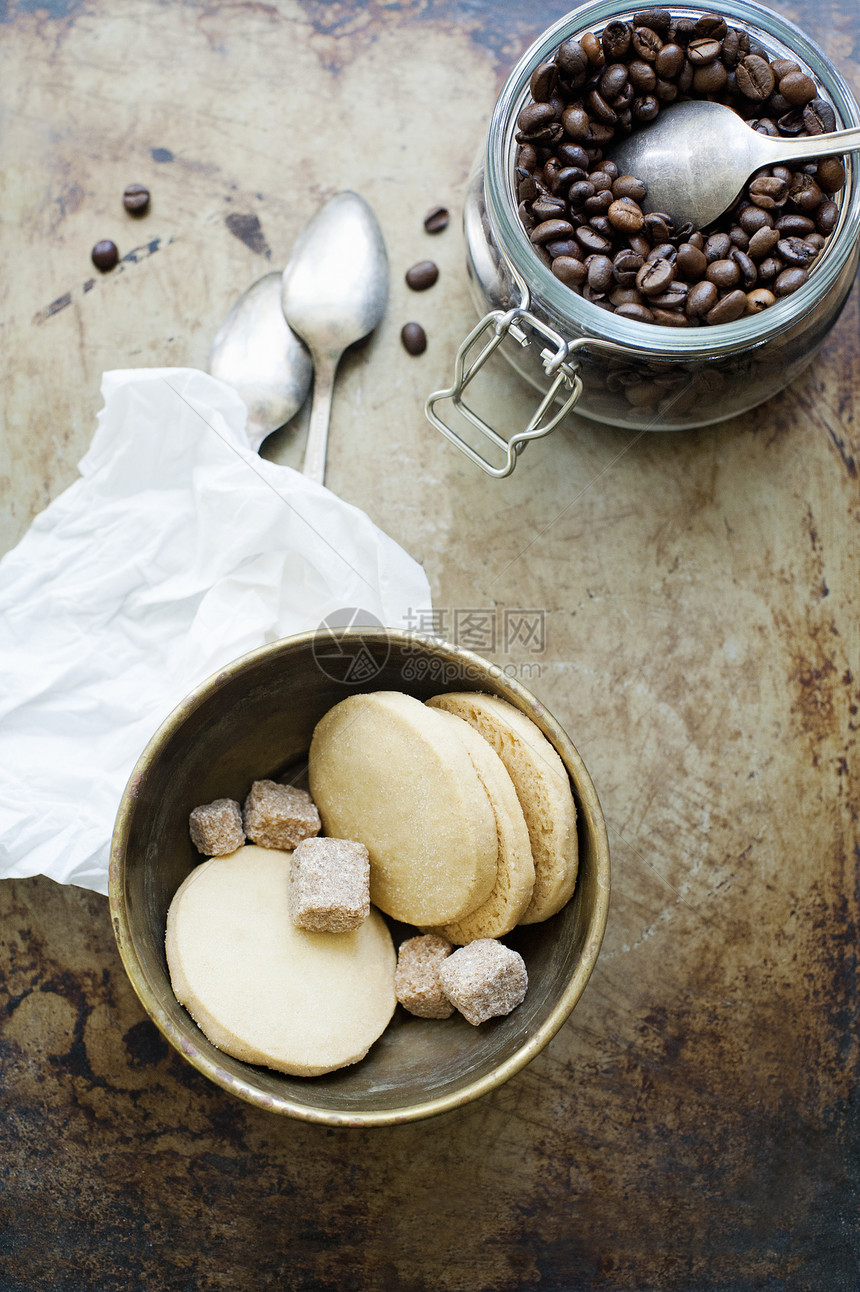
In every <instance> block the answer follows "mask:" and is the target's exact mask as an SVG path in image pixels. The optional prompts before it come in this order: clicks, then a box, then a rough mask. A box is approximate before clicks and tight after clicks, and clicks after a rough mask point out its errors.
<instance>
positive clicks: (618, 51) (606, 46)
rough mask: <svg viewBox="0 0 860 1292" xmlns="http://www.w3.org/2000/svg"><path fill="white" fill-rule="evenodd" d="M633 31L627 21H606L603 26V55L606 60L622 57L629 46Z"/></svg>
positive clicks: (613, 60)
mask: <svg viewBox="0 0 860 1292" xmlns="http://www.w3.org/2000/svg"><path fill="white" fill-rule="evenodd" d="M632 34H633V32H632V29H631V27H630V24H629V23H626V22H620V21H615V22H608V23H607V24H606V26H605V27H604V28H603V38H602V44H603V55H604V57H605V59H606V61H607V62H613V63H614V62H615V61H616V60H617V59H619V58H623V57H624V55H625V54H626V53H627V51H628V50H629V48H630V39H631V36H632Z"/></svg>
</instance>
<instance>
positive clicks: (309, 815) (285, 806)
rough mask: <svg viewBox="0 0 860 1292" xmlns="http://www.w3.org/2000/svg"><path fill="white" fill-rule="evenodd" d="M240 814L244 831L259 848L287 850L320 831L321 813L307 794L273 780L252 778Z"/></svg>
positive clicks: (292, 786)
mask: <svg viewBox="0 0 860 1292" xmlns="http://www.w3.org/2000/svg"><path fill="white" fill-rule="evenodd" d="M242 815H243V819H244V822H245V834H246V835H247V836H248V838H249V839H250V840H251V841H252V842H253V843H256V844H259V846H260V847H261V848H283V849H285V850H286V851H290V850H291V849H292V848H295V847H296V845H297V844H300V843H301V841H302V839H309V838H311V837H312V836H313V835H315V834H319V832H320V825H321V822H320V814H319V812H317V810H316V807H315V805H314V802H313V800H312V799H311V796H310V794H308V793H307V791H306V790H297V789H296V787H295V786H294V785H278V784H277V782H276V781H254V784H253V785H252V786H251V790H250V793H249V794H248V797H247V798H246V799H245V803H244V807H243V810H242Z"/></svg>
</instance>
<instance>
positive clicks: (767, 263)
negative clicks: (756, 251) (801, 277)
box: [758, 256, 785, 283]
mask: <svg viewBox="0 0 860 1292" xmlns="http://www.w3.org/2000/svg"><path fill="white" fill-rule="evenodd" d="M784 268H785V266H784V265H783V263H782V261H781V260H780V258H779V256H765V258H764V260H762V261H760V262H759V267H758V278H759V282H760V283H769V282H771V281H772V280H773V279H774V278H776V276H777V274H780V273H782V271H783V269H784Z"/></svg>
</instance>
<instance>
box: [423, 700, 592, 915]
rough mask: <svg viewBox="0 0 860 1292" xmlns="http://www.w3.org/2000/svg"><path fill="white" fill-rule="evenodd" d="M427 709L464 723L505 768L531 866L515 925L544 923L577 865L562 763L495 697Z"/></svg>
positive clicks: (569, 886) (568, 889)
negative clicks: (530, 887) (530, 886)
mask: <svg viewBox="0 0 860 1292" xmlns="http://www.w3.org/2000/svg"><path fill="white" fill-rule="evenodd" d="M427 704H428V705H430V706H431V707H432V708H438V709H444V710H447V711H448V712H449V713H456V714H457V715H458V716H459V717H461V718H465V720H466V722H468V723H469V724H470V725H471V726H473V727H474V728H475V729H476V730H477V731H479V732H480V733H481V735H482V736H483V737H484V739H485V740H488V741H489V743H490V744H491V745H492V747H493V749H494V750H495V751H496V753H497V754H498V756H499V758H500V759H501V760H502V762H503V763H504V765H505V768H506V769H507V772H508V774H509V776H510V778H511V780H512V781H513V783H514V789H515V790H516V792H517V798H518V799H519V801H520V805H521V807H522V809H523V815H524V816H525V819H526V825H527V827H528V832H529V839H530V840H531V846H532V858H533V860H534V867H535V886H534V891H533V893H532V898H531V901H530V903H529V905H528V907H527V909H526V911H525V914H524V915H523V916H522V917H521V918H520V924H537V923H538V921H540V920H546V919H549V917H550V916H551V915H555V913H556V911H560V910H561V908H562V906H564V904H565V902H567V901H568V899H569V898H570V896H571V894H572V893H573V890H574V886H575V884H576V872H577V867H578V861H579V852H578V844H577V838H576V805H575V803H574V801H573V793H572V792H571V788H570V781H569V779H568V775H567V771H566V769H565V766H564V763H563V762H562V761H561V759H560V758H559V756H558V754H557V753H556V751H555V750H554V749H553V747H552V745H551V744H550V742H549V741H548V740H547V738H546V736H545V735H544V734H543V732H542V731H541V730H540V728H539V727H538V726H537V725H536V724H535V723H534V722H532V720H531V718H527V717H526V715H525V714H524V713H521V712H520V711H519V709H516V708H514V706H513V705H512V704H508V702H507V701H506V700H500V699H499V698H498V696H495V695H483V694H481V693H480V692H477V691H456V692H451V693H449V694H448V695H435V696H433V698H432V699H430V700H428V701H427Z"/></svg>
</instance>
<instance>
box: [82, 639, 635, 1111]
mask: <svg viewBox="0 0 860 1292" xmlns="http://www.w3.org/2000/svg"><path fill="white" fill-rule="evenodd" d="M338 633H339V635H342V636H344V637H355V638H356V639H363V640H366V641H371V642H375V643H379V644H390V643H392V642H393V643H396V644H398V645H408V646H411V647H415V646H416V645H418V646H420V647H422V648H423V649H424V650H426V651H427V652H428V653H429V654H430V655H434V656H442V657H443V658H445V659H447V660H453V661H456V662H457V663H458V664H462V665H463V666H464V668H472V669H474V670H477V672H478V674H479V675H480V677H481V678H483V677H486V678H487V679H488V680H489V679H492V681H493V683H494V685H495V686H496V687H497V688H498V690H499V691H501V692H506V693H507V695H506V696H504V697H503V698H508V699H510V700H511V702H512V703H514V704H516V705H517V707H518V708H521V709H522V710H523V711H524V712H525V713H526V714H527V715H528V716H529V717H531V718H532V719H533V720H534V721H535V722H536V723H537V725H538V726H539V727H540V728H541V730H542V731H543V732H544V734H545V735H546V736H547V737H548V739H549V740H550V741H551V743H552V744H553V745H554V746H555V748H556V750H557V752H558V754H559V755H560V757H561V759H562V761H563V762H564V764H565V767H566V768H567V770H568V773H569V774H570V776H571V778H572V780H573V783H574V787H575V792H576V796H577V799H578V803H577V808H578V810H579V811H582V812H584V813H585V814H586V815H587V818H588V821H589V824H590V827H591V830H592V833H593V837H594V854H595V856H594V860H595V864H596V870H597V874H596V881H597V882H596V890H597V894H598V898H597V901H596V903H595V904H594V907H593V908H592V910H591V912H590V913H589V916H588V919H587V936H586V939H585V945H584V947H583V952H582V955H581V956H580V959H579V961H578V963H577V966H576V969H575V971H574V973H573V975H572V977H571V978H570V979H569V981H568V983H567V985H566V986H565V989H564V991H563V992H562V993H561V995H560V996H559V998H558V1000H557V1001H556V1003H555V1005H554V1006H553V1007H552V1009H551V1010H550V1012H549V1014H548V1015H547V1017H546V1018H545V1019H544V1020H543V1022H542V1023H541V1024H540V1026H539V1027H538V1028H537V1029H536V1030H535V1031H534V1032H532V1033H531V1034H530V1035H529V1036H527V1038H526V1039H525V1040H524V1041H523V1043H522V1044H521V1045H519V1046H518V1048H517V1050H516V1052H515V1053H514V1054H512V1055H510V1056H509V1057H508V1058H507V1059H505V1060H503V1061H502V1062H501V1063H499V1064H498V1065H497V1066H496V1067H494V1068H493V1069H492V1070H491V1071H490V1072H488V1073H485V1074H484V1075H483V1076H481V1077H478V1078H476V1079H475V1080H474V1081H470V1082H467V1083H466V1084H465V1085H462V1086H458V1087H457V1088H456V1089H455V1090H453V1091H451V1093H450V1094H444V1095H438V1096H436V1097H434V1098H432V1099H427V1100H422V1101H420V1102H417V1103H412V1104H407V1105H403V1106H402V1107H399V1108H393V1109H392V1108H389V1109H382V1110H368V1109H364V1110H357V1111H356V1112H354V1113H353V1112H344V1111H343V1110H342V1109H326V1108H325V1107H321V1106H311V1105H308V1104H303V1103H299V1102H298V1101H295V1100H293V1099H290V1098H289V1097H288V1096H272V1095H268V1094H264V1093H263V1092H261V1091H259V1090H258V1089H256V1088H255V1087H254V1085H253V1084H252V1083H251V1082H249V1081H248V1082H246V1081H245V1080H244V1079H240V1078H237V1077H236V1076H234V1075H233V1073H231V1072H227V1071H226V1070H225V1069H224V1068H222V1067H221V1066H219V1064H218V1062H217V1061H216V1060H214V1059H212V1058H211V1057H210V1056H209V1055H208V1054H205V1053H202V1052H200V1051H199V1050H198V1049H197V1047H196V1046H195V1045H193V1044H192V1043H190V1042H189V1040H188V1038H187V1037H186V1036H185V1035H184V1033H183V1032H182V1030H181V1029H180V1028H178V1027H177V1026H176V1024H175V1023H174V1021H173V1019H172V1018H171V1017H170V1015H169V1013H168V1012H167V1010H166V1009H165V1008H164V1006H163V1005H162V1003H161V1000H160V999H159V996H158V993H157V992H156V991H155V989H154V988H153V986H152V985H151V983H150V982H149V979H148V977H147V975H146V973H145V970H144V967H143V965H142V964H141V961H140V959H139V957H138V954H137V951H136V949H135V946H134V938H133V934H132V930H131V926H130V921H129V911H128V904H127V900H126V892H125V884H124V870H125V859H126V852H127V848H128V842H129V828H130V825H131V821H132V817H133V815H134V808H135V800H136V799H137V796H138V791H139V786H140V782H141V780H142V779H143V778H144V777H145V775H146V773H147V770H148V768H149V766H150V765H151V764H152V762H153V761H154V760H155V758H156V757H157V756H158V754H159V752H160V751H161V749H162V747H163V746H164V745H165V744H166V743H167V742H168V741H169V739H170V738H171V737H172V736H173V735H174V734H175V733H176V732H177V730H178V729H179V728H180V727H181V726H182V725H183V723H184V722H185V721H186V720H187V718H188V717H189V716H190V715H191V714H192V713H193V712H194V710H195V709H196V708H197V707H198V706H199V705H201V704H202V703H204V702H205V701H206V700H207V699H208V698H209V697H210V695H211V693H212V692H213V691H214V690H216V689H218V687H219V686H220V685H222V684H223V682H224V681H225V680H226V679H228V678H232V677H234V676H236V675H237V674H240V673H242V672H244V671H245V670H247V669H249V668H253V666H254V664H255V663H256V662H257V661H258V660H261V659H264V658H266V657H267V656H270V655H272V654H278V653H281V652H283V653H285V654H290V653H293V652H295V651H299V650H301V649H303V648H306V647H312V645H313V643H314V641H317V640H319V633H318V632H317V631H316V630H313V631H308V632H303V633H296V634H293V635H291V636H289V637H281V638H278V639H277V641H274V642H269V643H267V644H266V645H264V646H260V647H257V648H256V649H255V650H252V651H248V652H246V653H245V654H243V655H240V656H237V658H236V659H234V660H232V661H231V662H230V663H229V664H226V665H225V666H224V667H223V668H221V669H218V670H217V671H216V672H215V673H212V674H210V675H209V677H207V678H205V679H204V680H203V681H202V682H200V683H199V684H198V685H197V686H196V687H194V688H193V689H192V690H191V691H190V692H189V693H188V694H187V695H186V696H185V698H184V699H183V700H181V701H180V703H179V704H178V705H177V706H176V707H175V708H174V709H173V710H172V712H171V713H170V714H168V716H167V717H166V718H165V719H164V721H163V722H162V723H161V725H160V726H159V727H158V729H157V730H156V732H155V733H154V735H153V736H152V737H151V738H150V740H149V742H148V743H147V745H146V747H145V749H144V750H143V752H142V753H141V755H140V757H139V758H138V760H137V763H136V764H135V767H134V770H133V771H132V773H131V776H130V777H129V780H128V784H127V785H126V788H125V790H124V792H123V795H122V799H121V800H120V805H119V809H118V812H117V816H116V822H115V825H114V830H113V837H112V840H111V856H110V872H109V881H108V898H109V903H110V912H111V923H112V926H113V931H114V937H115V939H116V943H117V948H118V950H119V954H120V959H121V960H122V963H123V967H124V968H125V971H126V974H127V975H128V978H129V981H130V982H131V985H132V987H133V989H134V991H135V993H136V995H137V997H138V999H139V1000H140V1002H141V1004H142V1005H143V1007H144V1009H145V1010H146V1012H147V1014H148V1015H149V1017H150V1018H151V1019H152V1021H153V1022H154V1023H155V1025H156V1026H157V1027H158V1029H159V1031H160V1032H161V1033H162V1035H163V1036H164V1037H165V1039H166V1040H167V1041H169V1042H170V1044H171V1045H172V1046H173V1047H174V1049H176V1050H178V1052H179V1053H180V1054H181V1056H182V1057H183V1058H184V1059H186V1060H187V1061H188V1062H189V1063H191V1064H192V1066H193V1067H195V1068H197V1069H198V1071H200V1072H201V1073H202V1074H203V1075H204V1076H206V1077H208V1078H209V1080H210V1081H213V1082H214V1083H215V1084H216V1085H218V1086H220V1087H221V1088H222V1089H224V1090H227V1091H228V1092H229V1093H231V1094H234V1095H236V1096H237V1097H239V1098H240V1099H243V1100H245V1101H246V1102H247V1103H250V1104H253V1105H255V1106H256V1107H258V1108H263V1109H265V1110H266V1111H269V1112H276V1113H280V1114H283V1115H285V1116H290V1117H295V1118H297V1119H299V1120H302V1121H308V1122H315V1123H317V1124H321V1125H327V1126H351V1127H363V1126H385V1125H399V1124H403V1123H406V1122H411V1121H417V1120H420V1119H423V1118H427V1117H434V1116H436V1115H438V1114H440V1113H444V1112H450V1111H453V1110H454V1109H456V1108H460V1107H462V1106H463V1105H464V1104H467V1103H470V1102H471V1101H472V1100H474V1099H477V1098H479V1097H480V1096H481V1095H484V1094H487V1093H489V1092H490V1091H491V1090H496V1089H498V1088H499V1087H500V1086H501V1085H503V1084H504V1083H505V1082H506V1081H508V1080H510V1078H511V1077H513V1076H514V1075H515V1074H516V1073H517V1072H519V1071H520V1070H521V1069H522V1068H524V1067H525V1066H526V1065H527V1064H528V1063H530V1062H531V1061H532V1060H533V1059H534V1058H535V1057H536V1055H537V1054H539V1053H540V1051H541V1050H542V1049H544V1047H545V1046H546V1045H547V1044H548V1043H549V1042H550V1041H551V1040H552V1038H553V1037H554V1036H555V1035H556V1033H557V1032H558V1031H559V1029H560V1028H561V1027H562V1025H563V1024H564V1023H565V1022H566V1020H567V1019H568V1017H569V1016H570V1014H571V1012H572V1011H573V1008H574V1006H575V1005H576V1003H577V1001H578V1000H579V998H580V996H581V995H582V993H583V991H584V989H585V986H586V984H587V982H588V980H589V978H590V977H591V973H592V971H593V969H594V966H595V964H596V962H597V957H598V954H599V951H600V946H601V943H602V941H603V936H604V933H605V930H606V922H607V918H608V914H609V892H610V864H609V841H608V837H607V832H606V823H605V820H604V816H603V811H602V809H601V807H600V801H599V799H598V797H597V791H596V789H595V787H594V784H593V782H592V779H591V776H590V775H589V772H588V769H587V768H586V766H585V763H584V762H583V760H582V758H581V756H580V754H579V752H578V750H577V749H576V747H575V745H574V744H573V742H572V740H571V739H570V737H569V736H568V735H567V733H566V732H565V731H564V729H563V728H562V727H561V726H560V724H559V723H558V722H557V720H556V719H555V718H554V717H553V716H552V714H551V713H549V711H548V710H547V709H546V708H545V706H544V705H543V704H542V702H541V701H540V700H538V699H537V697H536V696H535V695H534V694H533V693H532V692H531V691H529V690H528V689H527V688H526V687H524V686H523V685H522V683H520V682H518V681H517V680H516V678H513V677H510V676H508V675H507V674H506V673H505V672H504V669H502V668H501V667H500V666H499V665H496V664H492V663H491V662H490V661H489V660H486V659H484V658H483V657H482V656H480V655H477V654H475V653H474V652H473V651H470V650H467V649H466V648H465V647H462V646H459V645H455V644H454V643H452V642H448V641H445V640H444V639H442V638H439V637H430V636H427V635H426V634H423V633H419V632H413V631H404V630H402V629H395V628H361V627H354V628H344V629H339V630H338ZM189 1018H190V1016H189ZM250 1070H253V1069H250Z"/></svg>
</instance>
